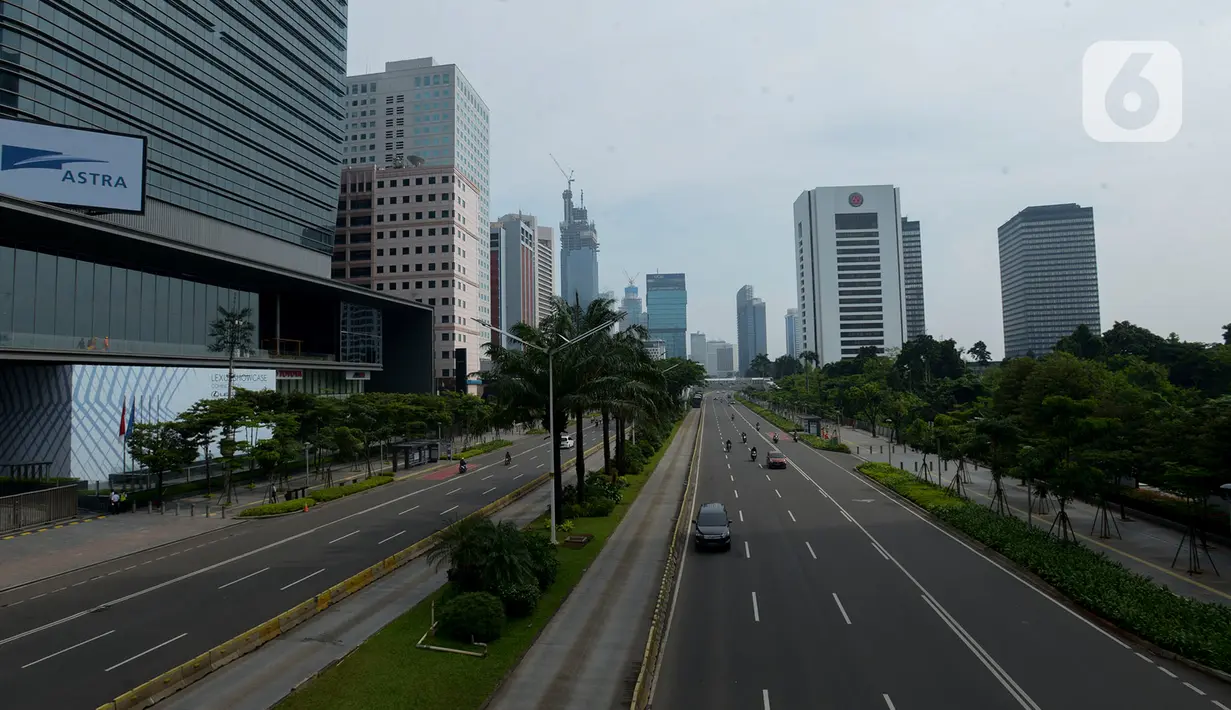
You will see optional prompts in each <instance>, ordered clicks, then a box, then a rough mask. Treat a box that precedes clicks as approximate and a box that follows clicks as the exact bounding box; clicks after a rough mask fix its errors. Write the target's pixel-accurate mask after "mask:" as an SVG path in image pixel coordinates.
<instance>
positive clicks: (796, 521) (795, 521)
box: [786, 510, 799, 523]
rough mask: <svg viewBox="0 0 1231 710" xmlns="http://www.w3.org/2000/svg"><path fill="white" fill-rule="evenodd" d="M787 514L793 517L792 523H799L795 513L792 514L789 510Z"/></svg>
mask: <svg viewBox="0 0 1231 710" xmlns="http://www.w3.org/2000/svg"><path fill="white" fill-rule="evenodd" d="M786 514H787V515H789V516H791V522H792V523H798V522H799V521H798V520H796V519H795V514H794V513H792V512H791V511H789V510H788V511H787V512H786Z"/></svg>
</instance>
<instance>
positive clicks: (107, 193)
mask: <svg viewBox="0 0 1231 710" xmlns="http://www.w3.org/2000/svg"><path fill="white" fill-rule="evenodd" d="M145 152H146V139H145V137H143V136H129V135H122V134H119V133H107V132H105V131H95V130H87V129H80V128H68V127H66V126H57V125H53V124H50V123H35V122H33V121H15V120H12V119H0V194H5V195H12V196H13V197H20V198H22V199H26V200H34V201H36V202H46V203H49V204H54V205H64V206H68V207H91V208H95V209H100V210H107V211H110V212H136V213H141V212H144V211H145Z"/></svg>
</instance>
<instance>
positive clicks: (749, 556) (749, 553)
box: [744, 540, 752, 559]
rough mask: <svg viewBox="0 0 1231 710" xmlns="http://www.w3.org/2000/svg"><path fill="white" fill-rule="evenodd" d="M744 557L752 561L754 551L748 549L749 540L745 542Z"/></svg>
mask: <svg viewBox="0 0 1231 710" xmlns="http://www.w3.org/2000/svg"><path fill="white" fill-rule="evenodd" d="M744 557H745V558H746V559H752V550H751V549H750V548H749V547H748V541H747V540H744Z"/></svg>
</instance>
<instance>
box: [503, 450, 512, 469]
mask: <svg viewBox="0 0 1231 710" xmlns="http://www.w3.org/2000/svg"><path fill="white" fill-rule="evenodd" d="M511 463H513V454H510V453H509V452H507V451H506V452H504V465H505V466H508V465H509V464H511Z"/></svg>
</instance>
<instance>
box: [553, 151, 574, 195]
mask: <svg viewBox="0 0 1231 710" xmlns="http://www.w3.org/2000/svg"><path fill="white" fill-rule="evenodd" d="M547 155H548V156H550V157H551V162H553V163H555V164H556V170H559V171H560V174H561V175H564V179H565V180H567V181H568V189H569V191H570V192H571V191H572V190H573V171H572V170H570V171H568V173H567V174H566V173H565V172H564V168H562V167H560V161H559V160H556V156H554V155H552V154H551V153H548V154H547Z"/></svg>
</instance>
